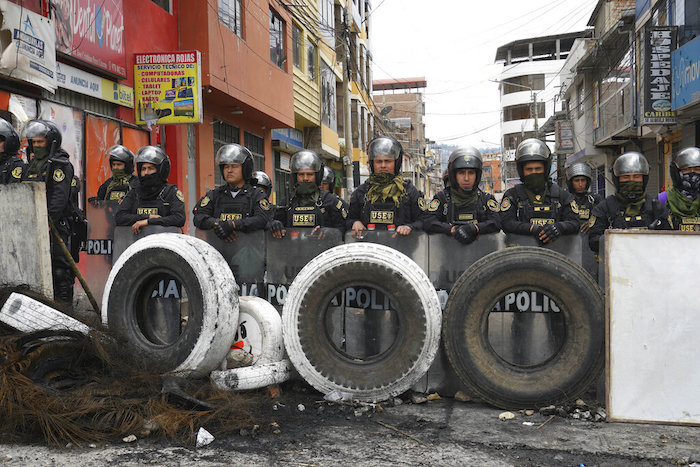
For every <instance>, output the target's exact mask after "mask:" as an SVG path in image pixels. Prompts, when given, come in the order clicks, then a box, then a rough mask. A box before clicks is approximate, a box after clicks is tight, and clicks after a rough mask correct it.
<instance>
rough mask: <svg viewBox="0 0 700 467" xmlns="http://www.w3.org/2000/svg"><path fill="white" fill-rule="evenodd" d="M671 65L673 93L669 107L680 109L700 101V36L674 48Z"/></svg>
mask: <svg viewBox="0 0 700 467" xmlns="http://www.w3.org/2000/svg"><path fill="white" fill-rule="evenodd" d="M671 63H672V65H673V95H672V96H671V108H672V109H673V110H677V109H680V108H681V107H684V106H686V105H688V104H692V103H694V102H697V101H700V37H698V38H695V39H693V40H692V41H690V42H688V43H687V44H685V45H684V46H683V47H679V48H678V49H676V50H675V51H674V52H673V54H672V56H671Z"/></svg>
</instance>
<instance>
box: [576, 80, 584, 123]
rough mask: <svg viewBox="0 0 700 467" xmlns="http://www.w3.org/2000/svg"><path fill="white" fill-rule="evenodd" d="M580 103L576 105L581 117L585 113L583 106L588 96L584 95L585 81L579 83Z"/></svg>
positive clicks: (577, 114) (578, 114)
mask: <svg viewBox="0 0 700 467" xmlns="http://www.w3.org/2000/svg"><path fill="white" fill-rule="evenodd" d="M577 94H578V105H577V106H576V116H577V117H580V116H581V115H583V106H584V104H585V102H586V97H585V96H584V91H583V83H581V84H579V85H578V90H577Z"/></svg>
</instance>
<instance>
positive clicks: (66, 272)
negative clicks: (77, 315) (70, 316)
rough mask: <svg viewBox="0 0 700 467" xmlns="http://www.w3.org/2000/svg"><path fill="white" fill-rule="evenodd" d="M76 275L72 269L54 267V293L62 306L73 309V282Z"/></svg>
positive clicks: (55, 298)
mask: <svg viewBox="0 0 700 467" xmlns="http://www.w3.org/2000/svg"><path fill="white" fill-rule="evenodd" d="M74 283H75V275H74V274H73V271H72V270H70V269H64V268H54V271H53V295H54V300H56V301H57V302H58V303H59V304H60V305H61V306H64V307H67V308H68V309H69V310H72V309H73V284H74Z"/></svg>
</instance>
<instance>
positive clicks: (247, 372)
mask: <svg viewBox="0 0 700 467" xmlns="http://www.w3.org/2000/svg"><path fill="white" fill-rule="evenodd" d="M291 373H292V364H291V363H290V362H289V360H287V359H284V360H280V361H278V362H275V363H267V364H264V365H254V366H246V367H243V368H234V369H232V370H222V371H212V372H211V380H212V381H213V382H214V384H215V385H216V386H217V387H218V388H219V389H224V390H231V391H247V390H250V389H260V388H264V387H267V386H271V385H273V384H280V383H283V382H285V381H287V380H288V379H289V377H290V375H291Z"/></svg>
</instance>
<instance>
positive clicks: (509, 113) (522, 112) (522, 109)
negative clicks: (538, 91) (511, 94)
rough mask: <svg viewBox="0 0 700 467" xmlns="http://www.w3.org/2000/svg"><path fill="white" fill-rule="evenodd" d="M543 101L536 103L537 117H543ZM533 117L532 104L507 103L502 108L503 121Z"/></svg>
mask: <svg viewBox="0 0 700 467" xmlns="http://www.w3.org/2000/svg"><path fill="white" fill-rule="evenodd" d="M544 116H545V111H544V102H538V103H537V118H544ZM528 118H534V116H533V115H532V104H518V105H509V106H507V107H504V108H503V121H504V122H510V121H512V120H526V119H528Z"/></svg>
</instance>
